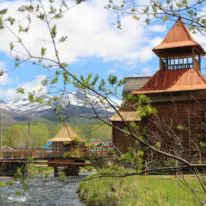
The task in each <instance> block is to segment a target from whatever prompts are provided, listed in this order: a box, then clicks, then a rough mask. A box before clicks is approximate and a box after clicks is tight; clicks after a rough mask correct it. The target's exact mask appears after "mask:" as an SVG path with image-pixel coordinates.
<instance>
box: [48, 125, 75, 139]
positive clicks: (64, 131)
mask: <svg viewBox="0 0 206 206" xmlns="http://www.w3.org/2000/svg"><path fill="white" fill-rule="evenodd" d="M77 138H79V135H78V134H77V133H76V132H75V131H74V130H73V129H72V127H70V126H69V125H68V124H66V123H65V124H64V125H63V127H62V128H61V129H60V130H59V132H58V133H57V134H56V135H55V137H54V138H52V139H51V140H50V142H65V143H69V142H72V141H74V140H75V139H77Z"/></svg>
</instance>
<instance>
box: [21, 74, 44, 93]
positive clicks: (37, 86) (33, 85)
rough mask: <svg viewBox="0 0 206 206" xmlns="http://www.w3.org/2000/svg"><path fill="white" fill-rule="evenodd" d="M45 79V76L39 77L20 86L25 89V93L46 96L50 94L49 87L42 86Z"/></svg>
mask: <svg viewBox="0 0 206 206" xmlns="http://www.w3.org/2000/svg"><path fill="white" fill-rule="evenodd" d="M45 79H46V76H45V75H38V76H36V78H35V79H34V80H33V81H31V82H26V83H24V84H22V85H20V87H22V88H24V91H25V93H28V92H32V93H35V94H37V95H41V94H45V93H47V92H48V88H47V86H43V85H42V81H43V80H45Z"/></svg>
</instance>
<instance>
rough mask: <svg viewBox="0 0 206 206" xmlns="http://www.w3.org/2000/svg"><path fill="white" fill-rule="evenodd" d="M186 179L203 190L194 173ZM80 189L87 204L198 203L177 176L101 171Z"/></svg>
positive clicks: (172, 205) (177, 205) (154, 205)
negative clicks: (134, 174)
mask: <svg viewBox="0 0 206 206" xmlns="http://www.w3.org/2000/svg"><path fill="white" fill-rule="evenodd" d="M108 176H110V175H108ZM186 180H187V181H188V183H189V184H190V186H192V187H193V188H195V189H198V190H200V186H199V184H198V182H197V181H196V178H195V177H192V176H187V177H186ZM78 192H79V196H80V198H81V199H82V200H83V201H84V202H85V204H86V205H98V206H100V205H102V206H103V205H105V206H106V205H107V206H109V205H122V206H130V205H131V206H140V205H141V206H147V205H148V206H157V205H158V206H193V205H199V201H198V200H197V199H196V198H195V197H194V196H193V194H192V193H191V192H190V191H189V189H188V188H186V187H185V186H183V185H182V183H180V181H179V180H178V179H176V178H175V177H174V176H128V177H102V173H101V172H99V173H97V174H94V175H91V176H89V177H87V178H86V179H85V180H83V181H82V182H81V184H80V187H79V191H78Z"/></svg>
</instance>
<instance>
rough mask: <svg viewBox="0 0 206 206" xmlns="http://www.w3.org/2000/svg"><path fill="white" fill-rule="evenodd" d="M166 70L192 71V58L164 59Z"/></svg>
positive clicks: (163, 63)
mask: <svg viewBox="0 0 206 206" xmlns="http://www.w3.org/2000/svg"><path fill="white" fill-rule="evenodd" d="M162 65H163V68H164V69H191V68H193V59H192V57H184V58H162Z"/></svg>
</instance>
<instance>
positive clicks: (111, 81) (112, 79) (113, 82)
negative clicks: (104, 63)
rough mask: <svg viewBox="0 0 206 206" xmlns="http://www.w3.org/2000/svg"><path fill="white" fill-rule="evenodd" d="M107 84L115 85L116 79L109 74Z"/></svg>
mask: <svg viewBox="0 0 206 206" xmlns="http://www.w3.org/2000/svg"><path fill="white" fill-rule="evenodd" d="M108 82H109V83H110V84H111V85H112V86H113V85H114V84H116V83H117V77H116V76H114V75H111V74H110V75H109V77H108Z"/></svg>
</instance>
